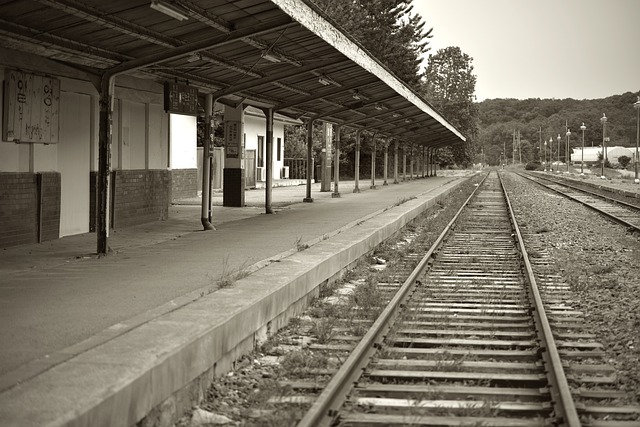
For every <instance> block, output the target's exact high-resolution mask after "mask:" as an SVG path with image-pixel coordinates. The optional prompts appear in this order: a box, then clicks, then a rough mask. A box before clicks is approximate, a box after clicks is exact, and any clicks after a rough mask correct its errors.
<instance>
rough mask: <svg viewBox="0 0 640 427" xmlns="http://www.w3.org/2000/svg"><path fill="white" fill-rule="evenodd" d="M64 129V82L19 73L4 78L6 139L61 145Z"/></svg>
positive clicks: (3, 117)
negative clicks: (61, 105) (62, 90)
mask: <svg viewBox="0 0 640 427" xmlns="http://www.w3.org/2000/svg"><path fill="white" fill-rule="evenodd" d="M59 126H60V80H58V79H54V78H51V77H47V76H39V75H35V74H31V73H25V72H23V71H18V70H7V71H6V72H5V77H4V105H3V114H2V139H3V140H4V141H13V142H40V143H44V144H51V143H57V142H58V138H59Z"/></svg>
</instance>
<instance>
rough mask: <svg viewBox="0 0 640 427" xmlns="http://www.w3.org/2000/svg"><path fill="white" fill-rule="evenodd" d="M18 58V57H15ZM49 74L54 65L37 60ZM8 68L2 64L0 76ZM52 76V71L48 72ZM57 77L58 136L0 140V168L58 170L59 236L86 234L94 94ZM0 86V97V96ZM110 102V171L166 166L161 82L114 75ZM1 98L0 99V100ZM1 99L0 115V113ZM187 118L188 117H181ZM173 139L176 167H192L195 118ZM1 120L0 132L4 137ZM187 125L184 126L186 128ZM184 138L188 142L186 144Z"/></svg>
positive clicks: (94, 146) (94, 161) (93, 159)
mask: <svg viewBox="0 0 640 427" xmlns="http://www.w3.org/2000/svg"><path fill="white" fill-rule="evenodd" d="M19 59H20V58H19V57H16V60H19ZM41 62H42V66H41V67H39V68H38V67H35V68H37V69H33V70H29V69H26V68H25V69H24V71H26V72H40V73H42V72H47V71H48V70H50V67H51V69H54V68H55V64H51V63H50V62H49V61H46V60H41ZM5 69H6V67H3V66H0V79H3V78H4V74H5ZM50 74H51V75H52V76H53V77H56V75H55V72H51V73H50ZM58 78H59V80H60V129H59V132H60V138H59V143H57V144H49V145H44V144H29V143H22V144H16V143H14V142H5V141H0V172H32V173H35V172H43V171H56V172H60V175H61V212H60V216H61V217H60V236H67V235H72V234H78V233H85V232H88V229H89V197H90V193H89V179H90V171H95V170H97V165H98V120H99V107H98V92H97V90H96V89H95V88H94V86H93V85H92V84H91V83H90V82H88V81H84V80H79V79H76V78H68V77H58ZM2 87H3V85H0V95H3V94H2V92H1V91H2ZM115 96H116V100H115V102H114V111H113V126H112V131H113V134H112V145H111V150H112V152H111V156H112V157H111V167H112V169H145V168H148V169H164V168H167V167H168V166H169V156H170V153H169V133H168V129H169V115H168V114H167V113H165V112H164V110H163V107H162V86H161V85H160V84H158V83H155V82H151V81H144V80H139V79H134V78H132V77H128V76H123V77H118V79H117V81H116V92H115ZM0 99H1V98H0ZM2 108H3V106H2V103H1V102H0V117H2V114H3V111H2ZM181 117H186V116H181ZM186 121H187V122H189V125H188V126H187V127H184V126H183V127H182V132H180V133H179V134H176V136H175V137H174V138H175V139H176V140H177V147H176V149H175V150H174V152H173V153H172V155H173V158H174V159H175V160H176V164H177V166H175V165H174V166H173V167H174V168H195V167H196V163H195V162H196V137H195V135H196V128H195V117H189V118H188V119H187V120H186ZM2 126H3V124H2V120H0V135H2ZM185 129H186V130H185ZM188 141H192V143H191V142H188Z"/></svg>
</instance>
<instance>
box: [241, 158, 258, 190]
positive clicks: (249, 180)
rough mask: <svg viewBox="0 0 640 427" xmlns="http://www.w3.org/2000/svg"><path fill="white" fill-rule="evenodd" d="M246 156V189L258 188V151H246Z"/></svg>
mask: <svg viewBox="0 0 640 427" xmlns="http://www.w3.org/2000/svg"><path fill="white" fill-rule="evenodd" d="M245 156H246V157H245V160H244V167H245V171H244V173H245V177H246V182H245V187H246V188H256V150H246V151H245Z"/></svg>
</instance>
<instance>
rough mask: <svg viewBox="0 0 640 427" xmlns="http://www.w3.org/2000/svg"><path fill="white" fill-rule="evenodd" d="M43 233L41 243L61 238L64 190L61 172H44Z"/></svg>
mask: <svg viewBox="0 0 640 427" xmlns="http://www.w3.org/2000/svg"><path fill="white" fill-rule="evenodd" d="M41 175H42V219H41V221H40V222H41V225H42V231H41V239H42V240H41V241H43V242H44V241H47V240H55V239H58V238H60V193H61V188H62V182H61V175H60V173H59V172H42V173H41Z"/></svg>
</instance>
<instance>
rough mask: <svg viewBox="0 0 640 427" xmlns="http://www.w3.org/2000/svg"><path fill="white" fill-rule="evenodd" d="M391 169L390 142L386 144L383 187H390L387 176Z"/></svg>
mask: <svg viewBox="0 0 640 427" xmlns="http://www.w3.org/2000/svg"><path fill="white" fill-rule="evenodd" d="M388 169H389V140H386V141H385V142H384V182H383V183H382V185H389V183H388V182H387V175H388Z"/></svg>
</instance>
